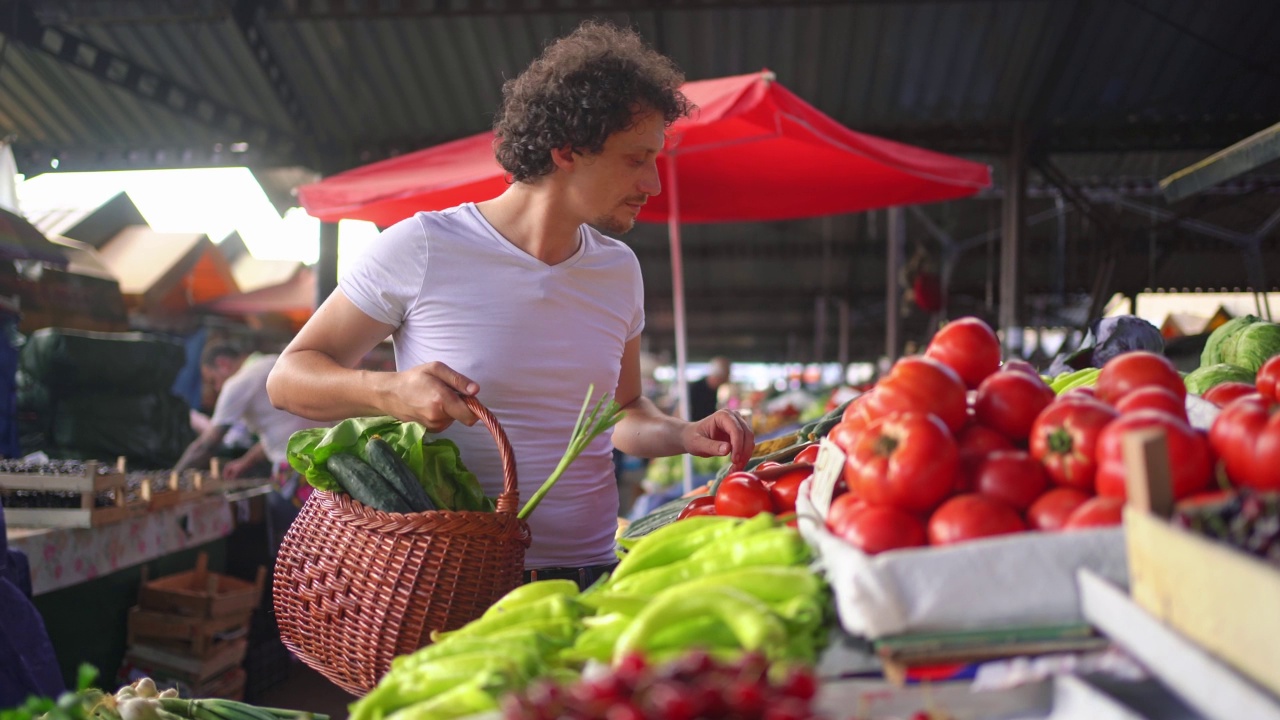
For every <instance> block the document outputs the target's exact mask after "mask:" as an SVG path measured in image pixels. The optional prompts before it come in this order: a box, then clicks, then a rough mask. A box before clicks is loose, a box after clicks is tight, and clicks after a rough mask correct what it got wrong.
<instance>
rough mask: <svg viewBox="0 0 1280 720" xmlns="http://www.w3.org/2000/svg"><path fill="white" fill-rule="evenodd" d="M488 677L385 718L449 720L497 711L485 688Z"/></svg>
mask: <svg viewBox="0 0 1280 720" xmlns="http://www.w3.org/2000/svg"><path fill="white" fill-rule="evenodd" d="M490 682H492V679H491V678H489V677H483V678H479V679H477V680H476V681H475V682H471V683H464V684H462V685H457V686H455V687H454V688H452V689H451V690H448V691H446V692H444V693H441V694H440V695H437V696H436V697H434V698H432V699H431V700H428V701H426V702H420V703H417V704H415V705H410V706H408V707H406V708H403V709H401V710H397V711H395V712H394V713H392V714H391V715H389V716H387V720H449V719H451V718H459V717H467V716H469V715H478V714H480V713H485V712H491V711H494V710H497V709H498V701H497V700H496V699H495V698H494V693H492V692H490V691H489V690H487V689H486V688H485V685H486V684H488V683H490Z"/></svg>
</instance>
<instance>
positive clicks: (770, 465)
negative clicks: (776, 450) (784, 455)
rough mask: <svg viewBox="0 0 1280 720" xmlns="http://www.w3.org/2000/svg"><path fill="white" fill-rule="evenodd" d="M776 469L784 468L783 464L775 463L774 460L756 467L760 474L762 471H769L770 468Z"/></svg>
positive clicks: (766, 461)
mask: <svg viewBox="0 0 1280 720" xmlns="http://www.w3.org/2000/svg"><path fill="white" fill-rule="evenodd" d="M776 467H782V463H780V462H775V461H773V460H765V461H764V462H762V463H760V464H759V465H756V469H755V472H760V471H761V470H768V469H769V468H776Z"/></svg>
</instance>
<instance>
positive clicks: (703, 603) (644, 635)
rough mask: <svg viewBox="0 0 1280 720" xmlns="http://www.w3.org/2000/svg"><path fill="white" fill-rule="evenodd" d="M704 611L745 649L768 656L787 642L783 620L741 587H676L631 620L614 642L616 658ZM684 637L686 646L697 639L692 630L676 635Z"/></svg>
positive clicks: (642, 645) (771, 655)
mask: <svg viewBox="0 0 1280 720" xmlns="http://www.w3.org/2000/svg"><path fill="white" fill-rule="evenodd" d="M704 615H705V616H711V617H714V618H717V619H719V620H720V621H721V622H723V623H724V624H725V625H726V626H727V627H728V628H729V629H730V630H732V631H733V634H734V637H736V638H737V640H738V645H739V646H740V647H742V648H743V649H745V650H759V651H761V652H763V653H765V656H766V657H774V656H776V655H777V654H778V652H779V649H780V648H783V647H784V646H785V644H786V641H787V632H786V628H785V627H783V624H782V621H781V620H780V619H778V617H777V616H775V615H774V614H773V612H772V611H771V610H769V606H767V605H765V604H764V603H762V602H760V601H759V600H757V599H755V598H753V597H751V596H750V595H748V594H746V593H744V592H742V591H740V590H734V589H733V588H726V587H721V588H714V589H711V590H695V591H692V592H688V591H686V592H675V591H674V590H673V591H672V592H669V593H664V594H663V596H662V597H661V598H655V599H654V601H653V602H652V603H651V604H650V605H649V607H647V608H645V609H644V611H643V612H641V613H640V614H639V615H637V616H636V618H635V620H632V621H631V624H630V625H628V626H627V629H626V630H624V631H623V633H622V635H621V636H620V637H619V638H618V642H617V644H616V645H615V646H614V655H613V658H614V662H617V661H618V660H620V659H621V658H622V657H624V656H625V655H627V654H628V653H632V652H641V653H643V652H644V651H645V650H646V649H648V647H649V643H650V642H651V641H652V639H653V638H654V637H656V636H658V634H659V633H660V632H662V631H663V630H664V629H665V628H668V627H670V626H672V625H676V624H678V623H681V622H685V621H687V620H690V619H693V618H697V617H701V616H704ZM668 637H670V636H668ZM681 639H682V640H685V641H686V642H685V643H684V647H692V646H694V645H695V644H697V641H698V638H697V637H696V636H693V635H692V634H690V635H689V636H688V637H684V638H673V640H681Z"/></svg>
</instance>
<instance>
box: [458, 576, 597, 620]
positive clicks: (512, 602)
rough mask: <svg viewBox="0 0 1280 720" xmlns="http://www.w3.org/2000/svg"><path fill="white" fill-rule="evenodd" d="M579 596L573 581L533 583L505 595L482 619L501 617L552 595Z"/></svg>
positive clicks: (486, 611) (576, 585) (541, 581)
mask: <svg viewBox="0 0 1280 720" xmlns="http://www.w3.org/2000/svg"><path fill="white" fill-rule="evenodd" d="M577 594H578V583H576V582H574V581H572V580H539V581H537V582H531V583H527V584H524V585H521V586H520V587H517V588H516V589H515V590H512V591H511V592H509V593H507V594H506V595H503V596H502V598H501V599H500V600H498V602H496V603H494V604H493V605H492V606H490V607H489V609H488V610H485V612H484V615H482V616H481V617H482V618H483V617H489V616H491V615H501V614H503V613H507V612H510V611H512V610H514V609H516V608H519V607H524V606H525V605H530V604H532V603H534V602H537V601H539V600H542V599H543V598H547V597H551V596H552V595H563V596H565V597H573V596H575V595H577Z"/></svg>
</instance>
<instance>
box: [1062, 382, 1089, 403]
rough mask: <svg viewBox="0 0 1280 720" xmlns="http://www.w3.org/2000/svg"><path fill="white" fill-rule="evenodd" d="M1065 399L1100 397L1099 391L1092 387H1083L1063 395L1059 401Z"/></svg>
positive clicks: (1072, 389)
mask: <svg viewBox="0 0 1280 720" xmlns="http://www.w3.org/2000/svg"><path fill="white" fill-rule="evenodd" d="M1064 397H1087V398H1096V397H1098V391H1096V390H1094V389H1093V386H1092V385H1081V386H1080V387H1075V388H1071V389H1070V390H1068V391H1066V392H1064V393H1062V394H1061V395H1059V396H1058V399H1059V400H1061V399H1062V398H1064Z"/></svg>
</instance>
